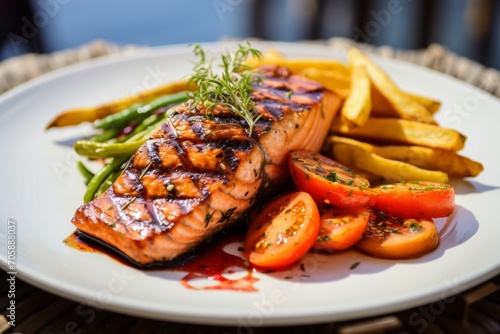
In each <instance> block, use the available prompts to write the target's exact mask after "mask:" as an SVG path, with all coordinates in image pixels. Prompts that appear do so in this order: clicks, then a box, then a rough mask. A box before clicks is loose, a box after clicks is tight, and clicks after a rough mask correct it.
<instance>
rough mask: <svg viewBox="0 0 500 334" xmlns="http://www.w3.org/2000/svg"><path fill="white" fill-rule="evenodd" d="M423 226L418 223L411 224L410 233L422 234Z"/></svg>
mask: <svg viewBox="0 0 500 334" xmlns="http://www.w3.org/2000/svg"><path fill="white" fill-rule="evenodd" d="M422 228H423V226H422V225H420V224H417V223H411V224H410V227H409V228H408V229H409V230H410V232H420V231H421V230H422Z"/></svg>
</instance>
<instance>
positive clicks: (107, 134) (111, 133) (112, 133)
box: [90, 129, 118, 143]
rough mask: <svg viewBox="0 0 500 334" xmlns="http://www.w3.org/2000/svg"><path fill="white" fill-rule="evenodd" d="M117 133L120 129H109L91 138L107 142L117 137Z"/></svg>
mask: <svg viewBox="0 0 500 334" xmlns="http://www.w3.org/2000/svg"><path fill="white" fill-rule="evenodd" d="M117 135H118V130H116V129H109V130H106V131H104V132H103V133H100V134H98V135H95V136H94V137H92V138H91V139H90V140H91V141H96V142H99V143H102V142H105V141H107V140H110V139H112V138H114V137H116V136H117Z"/></svg>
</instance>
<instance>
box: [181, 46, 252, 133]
mask: <svg viewBox="0 0 500 334" xmlns="http://www.w3.org/2000/svg"><path fill="white" fill-rule="evenodd" d="M194 54H195V56H196V57H197V58H198V62H197V63H196V64H195V66H194V67H193V71H194V74H193V75H192V76H191V77H190V78H189V80H188V83H194V84H196V85H197V86H198V90H196V91H194V92H190V93H188V97H189V98H190V99H192V101H193V107H194V108H196V107H197V106H199V105H201V106H203V107H205V108H206V110H207V114H206V116H207V117H213V113H212V112H213V109H214V107H215V106H217V105H222V106H224V107H226V108H228V109H229V110H230V111H232V112H234V113H235V114H236V115H238V116H240V117H241V118H243V119H244V120H245V122H246V123H247V124H248V133H249V134H251V133H252V132H253V128H254V126H255V123H256V122H257V120H258V119H259V118H260V114H258V113H257V112H256V110H255V104H254V102H253V101H252V99H251V96H252V90H253V88H252V84H253V83H255V82H258V81H259V80H260V79H261V77H260V75H259V74H258V73H256V72H250V71H248V69H249V68H248V67H247V66H245V64H244V61H245V59H246V58H247V57H248V56H249V55H252V56H254V57H258V58H260V57H261V53H260V51H258V50H256V49H254V48H252V47H251V46H250V43H248V42H247V43H245V44H240V45H239V46H238V49H237V50H236V51H235V52H228V53H226V54H223V55H221V60H222V64H221V65H220V67H221V68H222V71H221V72H220V73H216V72H215V71H214V70H213V68H212V59H207V56H206V53H205V50H204V49H203V48H202V47H201V46H200V45H195V46H194Z"/></svg>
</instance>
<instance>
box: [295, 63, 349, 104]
mask: <svg viewBox="0 0 500 334" xmlns="http://www.w3.org/2000/svg"><path fill="white" fill-rule="evenodd" d="M299 74H300V75H303V76H305V77H306V78H309V79H311V80H314V81H317V82H319V83H320V84H322V85H323V86H325V87H326V88H327V89H329V90H331V91H332V92H334V93H336V94H337V95H338V96H340V97H341V98H342V99H346V98H347V96H348V95H349V93H350V92H351V77H350V74H349V75H346V74H344V73H339V72H336V71H335V70H320V69H318V68H316V67H306V68H304V69H303V70H302V71H300V73H299Z"/></svg>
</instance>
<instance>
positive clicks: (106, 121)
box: [94, 92, 187, 129]
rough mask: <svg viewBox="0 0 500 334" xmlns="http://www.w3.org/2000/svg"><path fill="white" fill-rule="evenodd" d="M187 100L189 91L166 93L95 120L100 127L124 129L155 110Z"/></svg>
mask: <svg viewBox="0 0 500 334" xmlns="http://www.w3.org/2000/svg"><path fill="white" fill-rule="evenodd" d="M186 100H187V93H186V92H180V93H175V94H170V95H164V96H162V97H160V98H158V99H156V100H153V101H151V102H149V103H146V104H136V105H134V106H132V107H130V108H127V109H125V110H122V111H121V112H119V113H116V114H112V115H109V116H107V117H104V118H102V119H98V120H96V121H95V122H94V126H95V127H96V128H98V129H123V128H124V127H125V126H127V125H128V124H129V123H130V122H131V121H132V120H137V119H141V118H142V119H144V118H145V117H147V116H149V115H151V114H152V113H153V112H154V111H155V110H157V109H159V108H161V107H164V106H167V105H169V104H173V103H180V102H184V101H186Z"/></svg>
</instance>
